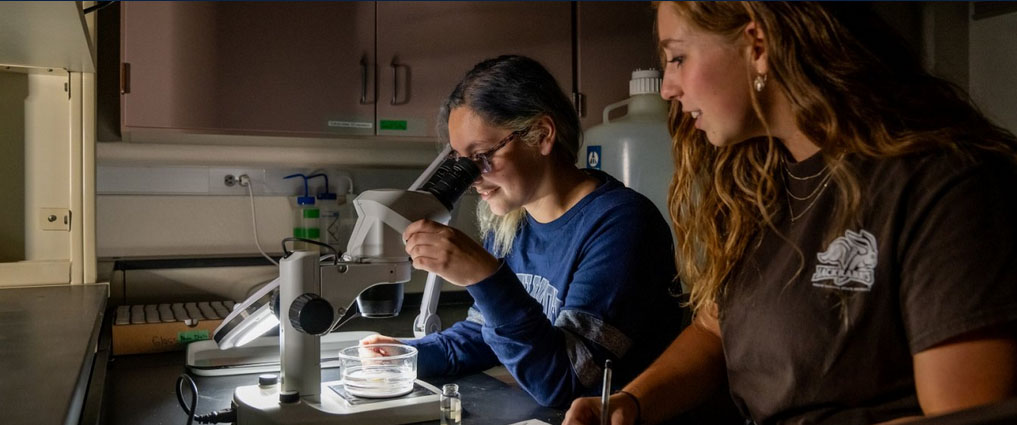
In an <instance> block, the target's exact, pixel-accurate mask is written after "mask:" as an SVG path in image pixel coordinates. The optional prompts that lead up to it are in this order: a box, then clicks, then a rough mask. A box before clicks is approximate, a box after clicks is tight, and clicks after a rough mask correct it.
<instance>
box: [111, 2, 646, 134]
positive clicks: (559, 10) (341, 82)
mask: <svg viewBox="0 0 1017 425" xmlns="http://www.w3.org/2000/svg"><path fill="white" fill-rule="evenodd" d="M120 7H121V8H122V9H121V15H120V16H121V23H122V24H121V43H120V44H121V47H122V49H121V61H122V64H121V67H120V72H121V80H122V84H121V87H120V89H121V92H122V96H121V126H122V129H123V130H124V131H125V132H126V133H127V134H131V133H138V132H140V131H143V130H147V129H171V130H182V131H187V132H202V133H227V134H255V135H285V136H307V137H334V136H370V135H382V136H411V137H414V138H424V140H432V139H433V137H434V136H436V135H437V131H436V128H435V125H436V119H437V113H438V108H439V106H440V105H441V102H442V101H443V100H444V99H445V97H446V96H448V94H449V93H450V92H451V91H452V89H453V87H454V85H455V84H456V83H457V82H458V81H459V80H460V79H461V78H462V76H463V75H464V74H465V73H466V72H467V71H468V70H469V69H470V68H472V66H473V65H475V64H476V63H478V62H480V61H481V60H484V59H487V58H492V57H495V56H498V55H503V54H520V55H526V56H530V57H532V58H534V59H536V60H538V61H540V62H541V63H543V64H544V65H545V66H546V67H547V68H548V70H549V71H550V72H551V73H552V74H553V75H554V76H555V78H556V79H557V80H558V83H559V85H561V87H562V89H563V90H564V91H565V92H566V93H567V94H574V93H575V92H582V93H583V95H585V98H586V99H588V101H590V102H591V103H590V104H591V105H593V106H594V107H599V108H602V107H603V106H602V105H607V104H608V103H611V102H615V101H617V100H620V99H623V98H624V97H626V96H627V81H628V75H629V73H631V71H632V69H633V68H635V67H639V66H642V67H645V66H648V65H652V64H653V63H652V59H651V58H653V57H654V54H653V51H654V50H653V40H652V36H651V34H652V32H651V29H652V18H651V12H650V8H649V5H648V4H647V3H625V2H614V3H612V2H607V3H603V4H602V5H601V4H600V2H592V3H580V4H575V3H569V2H388V1H385V2H122V3H121V4H120ZM619 11H627V12H625V13H620V14H619ZM618 16H623V17H624V19H623V20H622V21H618V22H614V21H612V18H617V17H618ZM637 16H638V18H636V17H637ZM636 20H638V21H639V22H636ZM601 27H603V28H606V29H607V32H604V31H601V30H599V29H598V28H601ZM577 28H578V30H579V31H578V33H576V30H577ZM630 33H638V34H630ZM574 35H576V37H575V39H574ZM632 43H639V44H641V46H634V45H632ZM644 51H645V52H649V53H643V52H644ZM635 57H640V58H641V59H640V62H639V63H637V62H636V61H634V60H633V58H635ZM643 57H645V58H643ZM602 61H608V62H607V63H604V62H602ZM643 63H646V65H643ZM577 64H578V65H579V66H580V67H581V68H583V69H580V70H579V71H578V72H576V65H577ZM601 70H603V71H601ZM603 89H607V91H606V92H604V91H603ZM602 92H603V94H602ZM592 112H596V114H593V113H592ZM593 115H596V116H597V118H596V120H595V122H592V121H591V122H590V123H589V124H588V123H587V122H586V121H585V120H584V127H587V126H589V125H592V124H595V123H599V121H600V118H599V111H591V114H587V118H589V117H592V116H593Z"/></svg>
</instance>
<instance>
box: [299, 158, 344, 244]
mask: <svg viewBox="0 0 1017 425" xmlns="http://www.w3.org/2000/svg"><path fill="white" fill-rule="evenodd" d="M315 177H321V178H323V179H325V187H324V189H322V191H320V192H318V195H317V198H318V207H319V209H320V210H321V241H322V242H324V243H325V244H327V245H329V246H331V247H332V248H335V250H336V252H338V253H342V252H343V250H344V249H345V248H346V247H345V246H343V245H342V244H341V240H342V228H341V226H340V222H339V218H340V211H339V201H338V196H336V194H335V192H331V191H329V185H328V175H327V174H325V173H316V174H311V175H309V176H307V179H308V180H310V179H313V178H315Z"/></svg>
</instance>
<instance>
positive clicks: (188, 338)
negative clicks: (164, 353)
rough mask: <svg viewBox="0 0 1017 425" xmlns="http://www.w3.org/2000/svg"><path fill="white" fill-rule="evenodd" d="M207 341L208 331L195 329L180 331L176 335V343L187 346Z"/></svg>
mask: <svg viewBox="0 0 1017 425" xmlns="http://www.w3.org/2000/svg"><path fill="white" fill-rule="evenodd" d="M206 339H208V329H195V330H193V331H182V332H178V333H177V342H179V343H181V344H188V343H191V342H194V341H204V340H206Z"/></svg>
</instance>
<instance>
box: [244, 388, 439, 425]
mask: <svg viewBox="0 0 1017 425" xmlns="http://www.w3.org/2000/svg"><path fill="white" fill-rule="evenodd" d="M333 387H335V388H336V389H333ZM439 394H441V391H440V390H439V389H438V388H435V387H434V386H432V385H430V384H428V383H426V382H423V381H420V380H418V381H415V383H414V389H413V391H412V392H410V393H409V394H406V395H403V396H400V397H394V398H386V399H365V398H357V397H352V396H349V395H346V393H345V392H344V391H343V390H342V381H333V382H325V383H322V384H321V396H320V401H312V400H307V399H301V400H300V401H299V402H296V403H280V402H279V385H272V386H269V387H261V386H258V385H249V386H243V387H237V389H236V391H234V393H233V401H234V402H235V403H236V404H237V424H239V425H262V424H358V425H400V424H408V423H414V422H423V421H436V420H438V419H439V417H440V416H441V413H440V410H439V407H438V400H439V397H440V396H439Z"/></svg>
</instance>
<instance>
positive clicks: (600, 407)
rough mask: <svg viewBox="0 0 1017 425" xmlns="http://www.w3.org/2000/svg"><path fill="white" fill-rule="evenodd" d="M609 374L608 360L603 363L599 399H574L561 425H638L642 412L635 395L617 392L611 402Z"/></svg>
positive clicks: (609, 362)
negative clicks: (602, 378) (612, 424)
mask: <svg viewBox="0 0 1017 425" xmlns="http://www.w3.org/2000/svg"><path fill="white" fill-rule="evenodd" d="M611 373H612V371H611V361H610V360H608V361H606V362H604V381H603V385H602V387H601V393H600V397H581V398H577V399H575V400H574V401H573V402H572V406H571V407H569V411H568V412H566V413H565V420H564V421H563V422H562V425H598V424H610V423H612V421H611V420H612V419H614V424H616V425H632V424H637V423H639V420H640V418H641V413H642V412H641V409H640V406H639V399H637V398H636V396H635V395H633V394H632V393H630V392H628V391H625V390H619V391H618V392H617V393H615V394H614V395H615V397H614V402H613V403H612V402H611V396H612V394H611ZM612 410H613V412H612Z"/></svg>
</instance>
